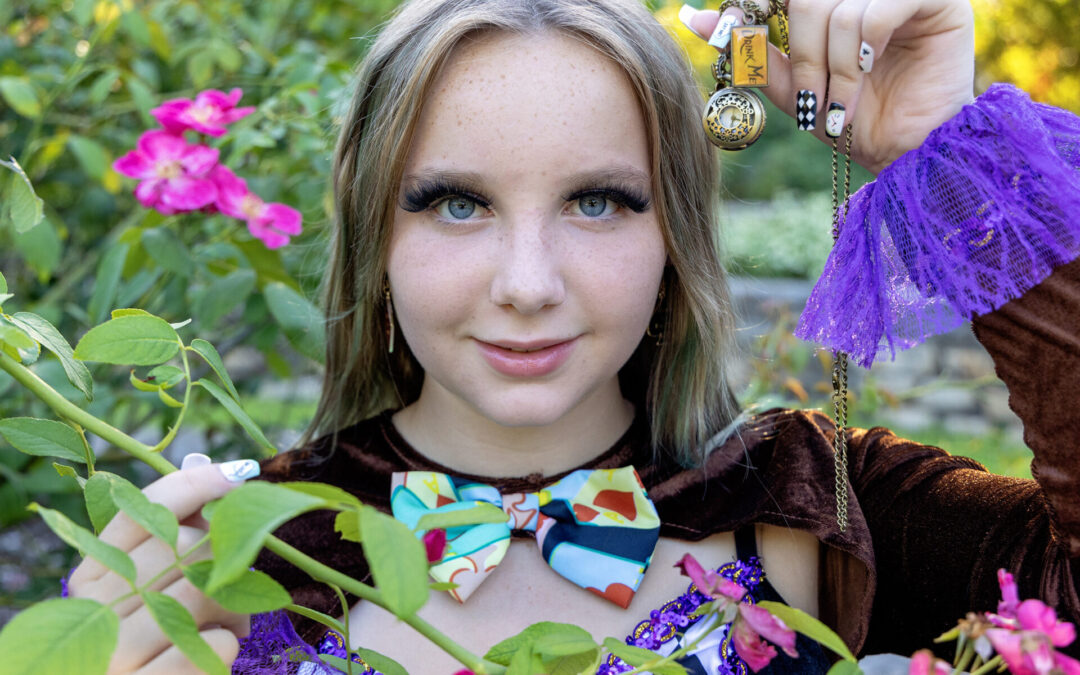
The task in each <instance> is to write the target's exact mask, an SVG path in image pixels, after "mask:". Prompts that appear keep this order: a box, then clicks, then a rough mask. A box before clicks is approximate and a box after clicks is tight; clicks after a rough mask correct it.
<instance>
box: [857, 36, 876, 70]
mask: <svg viewBox="0 0 1080 675" xmlns="http://www.w3.org/2000/svg"><path fill="white" fill-rule="evenodd" d="M873 69H874V48H873V47H871V46H870V45H868V44H866V43H865V42H864V43H862V45H861V46H860V47H859V70H861V71H863V72H864V73H869V72H870V71H871V70H873Z"/></svg>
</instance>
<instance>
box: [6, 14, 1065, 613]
mask: <svg viewBox="0 0 1080 675" xmlns="http://www.w3.org/2000/svg"><path fill="white" fill-rule="evenodd" d="M396 4H397V2H396V0H358V1H357V0H352V1H349V0H261V1H259V2H255V1H250V0H249V1H244V0H214V1H213V2H196V1H195V0H154V1H152V2H151V1H149V0H62V1H58V0H14V1H11V0H9V1H7V2H3V3H0V27H2V28H0V159H7V158H8V157H12V158H15V159H17V160H18V161H19V162H20V164H21V165H22V166H23V167H24V169H25V171H26V173H27V174H28V176H29V178H30V179H31V181H32V182H33V185H34V187H35V189H36V190H37V193H38V195H39V196H40V197H41V198H42V199H43V200H44V204H45V220H44V221H43V222H42V223H41V224H40V225H38V226H37V227H34V228H32V229H30V230H29V231H26V232H17V231H15V228H13V227H12V226H11V224H10V222H8V220H7V219H6V218H5V217H4V208H3V206H4V205H3V204H2V203H0V270H2V271H3V273H4V275H5V276H6V278H7V282H8V285H9V286H10V291H11V292H12V293H14V294H15V298H13V299H11V300H9V301H8V302H7V303H5V306H6V311H8V312H14V311H18V310H25V311H31V312H35V313H38V314H40V315H42V316H44V317H46V318H47V319H49V320H50V321H51V322H52V323H53V324H54V325H56V326H57V327H58V328H59V329H60V332H61V333H62V334H63V335H64V336H66V337H67V338H68V339H69V341H71V342H72V343H74V342H75V341H76V340H77V339H78V338H79V337H81V336H82V335H83V334H84V333H85V332H86V331H87V330H88V329H89V328H90V327H91V326H93V325H95V324H97V323H99V322H101V321H102V320H104V319H105V318H107V316H108V313H109V310H111V309H113V308H116V307H142V308H145V309H147V310H148V311H150V312H153V313H155V314H157V315H160V316H163V317H165V318H166V319H167V320H168V321H172V322H180V321H184V320H186V319H188V318H190V319H192V324H191V325H190V328H189V330H190V331H191V333H190V334H189V335H197V336H199V337H202V338H205V339H207V340H209V341H210V342H212V343H213V344H215V345H217V347H218V349H219V350H220V351H221V352H222V354H223V355H224V356H225V358H226V362H227V363H229V364H230V365H232V364H234V363H238V362H244V363H247V364H249V367H247V368H241V372H237V371H235V370H234V371H233V374H234V376H235V379H236V384H237V387H238V389H239V390H240V392H241V395H242V397H243V400H244V401H245V404H246V406H247V409H248V412H249V413H250V414H251V416H252V417H253V418H255V420H256V421H257V422H259V423H260V424H262V425H263V427H264V429H266V431H267V432H268V436H269V437H270V438H271V440H274V441H276V442H277V443H278V444H279V445H287V443H288V440H289V439H290V438H293V437H295V433H296V432H297V431H298V430H299V429H301V428H302V427H303V426H304V425H305V424H306V422H307V420H308V419H309V417H310V414H311V412H312V404H311V401H310V398H303V397H301V398H297V399H293V400H290V399H288V398H285V399H284V400H283V399H282V397H281V396H275V395H273V393H272V391H271V389H272V387H270V386H268V385H269V384H270V383H271V382H284V381H286V380H289V379H290V378H296V377H297V376H299V375H303V374H317V373H318V371H319V368H320V366H319V363H318V361H319V359H320V357H321V339H322V338H321V332H320V329H319V327H318V325H317V321H314V320H313V318H314V317H317V313H315V312H313V309H312V306H311V304H310V303H309V302H308V301H307V300H306V299H305V298H312V297H314V294H315V289H316V286H317V284H318V279H319V277H320V274H321V271H322V265H323V245H324V241H323V237H324V234H325V230H326V225H327V223H328V222H329V220H330V217H331V216H330V208H329V202H328V193H327V185H328V180H327V177H328V169H329V162H330V154H331V150H332V145H333V140H334V134H335V125H336V122H337V121H338V115H340V114H341V111H342V108H343V106H344V105H345V103H346V101H345V100H344V99H345V96H344V93H345V92H346V91H347V87H348V82H349V79H350V74H351V71H352V69H353V67H354V65H355V64H356V62H357V60H358V59H359V58H360V57H361V56H362V54H363V53H364V50H365V48H366V44H367V42H368V40H369V39H370V37H371V36H372V34H373V32H374V31H375V30H376V29H377V26H378V24H379V22H380V21H382V20H383V19H384V18H385V17H386V15H387V14H388V13H389V12H390V11H391V10H392V9H393V8H394V6H396ZM699 4H700V3H699ZM1069 4H1071V3H1068V2H1066V0H1053V1H1052V2H1050V3H1044V5H1045V6H1040V9H1039V10H1038V11H1033V10H1032V6H1031V5H1030V3H1021V2H1019V1H1018V0H1000V1H996V2H995V1H992V0H977V5H978V9H979V15H978V16H979V25H978V29H979V40H980V42H979V68H980V73H984V74H986V73H989V74H990V75H991V76H993V77H995V78H1000V77H1010V76H1011V77H1016V78H1017V81H1018V83H1019V84H1021V85H1027V86H1029V87H1031V88H1032V89H1033V93H1034V94H1035V95H1036V97H1037V98H1038V97H1040V96H1044V97H1045V100H1048V101H1049V102H1053V103H1056V104H1058V105H1064V106H1066V107H1070V108H1071V109H1073V110H1077V109H1080V85H1077V84H1076V79H1075V78H1076V74H1075V73H1076V71H1075V68H1074V66H1075V62H1076V47H1077V45H1076V38H1075V36H1076V35H1077V29H1078V28H1080V26H1078V25H1077V18H1076V17H1077V15H1076V13H1075V12H1074V11H1070V8H1069V7H1068V5H1069ZM678 5H679V3H666V2H651V3H650V7H651V8H652V9H653V10H654V11H655V12H656V14H657V16H658V18H660V19H661V20H662V21H664V22H665V23H666V24H667V25H669V26H670V27H671V30H672V32H673V33H674V34H675V36H676V37H677V38H678V39H680V40H681V41H683V43H684V44H685V45H686V47H687V52H688V55H689V57H690V59H691V61H692V62H694V63H695V65H696V66H697V67H698V69H699V72H700V73H701V75H702V83H703V89H704V87H705V86H706V80H707V76H706V75H705V70H704V69H705V68H706V67H707V64H708V62H709V61H710V60H711V58H712V57H711V55H710V54H709V52H708V51H707V50H708V48H707V47H704V46H703V45H702V43H701V42H700V41H698V40H697V39H696V38H691V37H690V35H689V33H688V32H686V31H684V30H683V29H682V28H681V26H680V25H678V24H677V22H675V21H674V16H675V14H677V9H678ZM1017 17H1022V19H1023V21H1020V20H1019V19H1018V18H1017ZM999 18H1000V19H1001V22H1000V23H998V19H999ZM1020 74H1023V76H1024V77H1026V78H1028V79H1022V78H1021V77H1020ZM1029 76H1030V77H1029ZM1058 83H1060V85H1059V84H1058ZM985 84H986V83H985V82H984V81H983V80H980V85H985ZM233 87H241V88H243V89H244V98H243V100H242V102H241V104H242V105H255V106H257V108H258V110H257V112H256V113H255V114H253V115H251V116H249V117H247V118H245V119H243V120H241V121H240V122H238V123H236V124H234V125H233V127H232V129H231V131H230V133H229V134H228V135H227V136H225V137H224V138H223V139H221V141H220V142H214V143H213V144H214V145H215V146H216V147H219V148H220V149H221V153H222V161H223V162H224V163H225V164H227V165H228V166H229V167H231V168H232V169H233V170H234V171H235V172H236V173H237V174H238V175H240V176H241V177H243V178H245V179H247V181H248V183H249V185H250V187H251V188H252V189H253V190H254V191H255V192H256V193H258V194H259V195H260V196H261V197H263V198H264V199H265V200H267V201H280V202H284V203H286V204H289V205H291V206H294V207H296V208H298V209H299V210H300V211H301V212H302V213H303V215H304V228H305V232H304V234H303V235H302V236H300V237H298V238H295V239H294V240H293V243H291V244H290V245H289V246H287V247H285V248H283V249H280V250H279V251H270V250H267V249H266V248H265V247H264V246H263V244H262V243H261V242H260V241H258V240H256V239H254V238H252V237H251V236H250V235H249V234H248V233H247V231H246V229H245V228H244V226H243V224H242V223H239V222H238V221H235V220H232V219H229V218H225V217H223V216H220V215H213V216H194V215H188V216H183V217H170V218H163V217H162V216H160V215H158V214H156V213H154V212H151V211H147V210H145V209H143V208H141V207H140V206H139V205H138V204H137V203H136V201H135V199H134V197H133V196H132V189H133V187H134V181H132V180H130V179H127V178H124V177H122V176H119V175H117V174H116V173H115V172H114V171H113V170H112V169H111V163H112V161H113V160H115V159H116V158H117V157H119V156H120V155H122V154H123V153H125V152H127V151H128V150H129V149H131V148H132V147H133V146H134V143H135V140H136V138H137V137H138V136H139V134H140V133H142V131H144V130H146V129H148V128H151V127H154V126H156V123H155V122H154V120H153V119H152V118H151V117H150V115H149V110H150V109H151V108H153V107H154V106H156V105H158V104H159V103H160V102H162V101H163V100H166V99H170V98H177V97H193V96H194V95H195V93H197V92H198V91H201V90H203V89H208V88H216V89H221V90H225V91H227V90H229V89H231V88H233ZM769 115H770V120H771V122H770V126H769V128H768V131H767V132H766V135H765V137H764V138H763V140H761V141H759V143H758V144H757V145H755V146H754V147H753V148H752V149H750V150H748V151H746V152H744V153H741V154H737V155H736V154H728V155H727V156H725V158H724V189H725V190H726V191H727V192H728V194H729V196H730V197H731V200H732V202H733V203H735V204H736V207H735V208H734V210H733V211H732V214H731V215H732V217H733V218H737V217H739V216H740V215H741V214H743V213H744V212H745V206H741V207H740V206H739V205H740V204H744V203H751V204H752V203H753V202H757V201H763V200H773V205H772V207H771V210H770V211H769V216H768V218H766V219H765V220H767V221H768V223H767V224H768V225H769V227H763V226H761V225H762V224H761V222H760V221H759V222H758V223H757V224H756V226H755V227H739V226H738V224H737V223H733V224H732V226H731V229H730V232H729V236H728V248H729V250H730V251H731V258H732V265H733V266H734V267H735V268H736V269H738V270H740V271H743V272H748V273H754V274H767V275H803V276H811V275H813V274H816V272H817V271H818V270H820V266H821V263H822V261H823V258H824V254H825V252H826V251H827V248H828V239H827V237H825V236H818V235H823V234H824V233H825V232H826V226H827V219H828V216H827V213H819V211H820V210H821V208H820V207H821V205H823V204H827V199H826V198H823V197H822V195H821V193H822V191H824V190H827V188H828V180H829V175H828V172H827V171H826V170H824V168H825V167H826V166H827V163H828V150H827V148H825V146H824V145H822V144H820V143H818V142H816V141H814V140H813V139H811V138H809V137H808V136H807V135H805V134H798V133H796V131H795V125H794V123H792V122H790V120H788V119H787V118H786V117H785V116H783V115H782V114H781V113H780V112H779V111H777V110H775V109H772V110H770V113H769ZM866 178H867V176H865V175H862V176H861V177H860V178H859V180H865V179H866ZM14 180H15V177H14V174H11V173H10V172H7V171H6V170H5V171H3V172H2V173H0V200H2V199H7V198H8V197H9V195H10V190H11V185H12V181H14ZM858 182H859V181H858V180H857V183H858ZM778 196H779V198H777V199H774V197H778ZM808 205H809V206H808ZM740 208H741V209H742V210H740ZM740 222H743V221H741V220H740ZM808 232H810V233H816V234H814V235H813V236H810V235H807V237H808V238H807V241H812V242H813V244H812V245H808V246H793V247H789V249H790V250H789V252H788V253H785V252H784V251H782V250H777V249H776V247H775V246H774V242H776V241H778V240H785V241H790V242H795V241H801V239H800V236H801V234H800V233H808ZM271 306H273V307H274V308H275V311H271ZM241 356H243V357H244V358H242V359H241V358H239V357H241ZM252 364H253V365H252ZM35 372H37V373H38V374H39V376H41V377H42V378H43V379H45V380H46V381H47V382H49V383H50V384H51V385H53V386H54V387H56V388H57V389H59V390H60V391H61V392H62V393H64V394H65V396H67V397H68V398H69V399H70V400H72V401H74V402H76V403H78V404H79V405H82V406H84V407H86V408H87V409H89V410H90V411H91V412H92V413H93V414H95V415H97V416H99V417H102V418H104V419H106V420H108V421H109V422H110V423H112V424H113V425H114V426H117V427H119V428H121V429H125V430H129V431H132V430H136V429H137V430H140V433H144V434H149V435H151V436H154V437H155V438H154V440H156V439H157V438H160V437H161V436H164V435H165V433H166V432H167V430H168V427H169V425H170V424H171V423H172V421H173V420H174V418H175V412H174V411H172V410H170V409H169V408H168V407H166V406H165V405H164V404H163V403H162V402H161V401H160V400H159V399H158V398H157V396H155V395H154V394H152V393H148V392H140V391H137V390H135V389H133V388H132V387H131V386H130V385H129V384H128V377H129V373H127V372H124V371H123V370H122V369H117V368H114V367H109V366H100V365H98V366H92V372H93V375H94V379H95V382H96V383H97V386H96V388H95V395H94V398H93V400H92V401H88V400H86V399H85V398H84V397H83V396H82V395H81V394H80V393H79V392H78V391H77V390H75V389H74V388H73V387H72V386H71V385H70V384H68V382H67V380H66V378H65V377H64V373H63V371H62V369H61V368H60V365H59V363H58V362H57V361H56V360H55V359H52V358H51V357H42V358H41V359H40V361H39V362H38V363H37V364H36V366H35ZM138 375H140V376H141V375H145V373H141V372H140V373H138ZM198 376H199V374H198V373H197V374H196V377H198ZM764 379H766V380H767V379H768V378H767V377H766V378H764ZM210 403H211V402H210V401H207V405H206V406H205V407H203V408H200V406H199V405H198V404H197V405H196V406H195V408H194V409H193V411H192V413H191V415H190V417H189V419H191V420H194V422H195V426H196V427H197V428H201V429H202V431H203V433H204V436H205V438H206V441H207V443H208V446H209V452H210V454H211V455H213V456H215V457H216V458H225V457H236V456H255V455H257V453H258V450H257V448H256V447H255V446H254V444H252V442H251V441H250V440H249V439H248V438H247V436H246V435H244V433H243V432H242V430H240V429H238V428H237V427H236V425H235V424H234V423H233V421H232V420H231V418H229V417H227V415H225V414H224V413H223V412H222V411H221V410H220V409H219V408H218V407H216V406H212V405H210ZM12 416H39V417H49V416H50V415H49V414H48V413H47V411H46V410H45V409H44V407H43V406H42V405H41V404H39V403H38V402H36V401H35V400H33V399H32V398H31V397H30V396H29V395H28V394H26V393H25V392H24V391H23V390H22V389H21V388H20V387H18V386H17V385H16V384H15V383H14V382H13V381H12V380H11V379H10V378H8V377H7V376H6V375H4V374H2V373H0V417H12ZM182 450H183V449H181V451H182ZM101 468H103V469H107V470H110V471H114V472H116V473H120V474H123V475H128V476H130V477H133V478H138V479H140V480H144V479H145V478H147V476H136V475H134V474H135V472H136V469H135V468H134V467H132V466H130V464H129V463H128V462H125V461H124V460H123V458H122V457H120V456H119V455H116V454H113V453H112V452H111V451H109V450H105V451H104V454H103V455H102V458H101ZM30 500H37V501H39V502H41V503H43V504H47V505H51V506H53V507H55V508H59V509H61V510H63V511H64V512H66V513H68V514H69V515H70V516H71V517H72V518H74V519H76V520H79V521H80V522H83V523H85V522H86V520H87V519H86V514H85V511H84V510H83V508H82V506H81V497H80V495H79V493H78V490H77V487H76V486H75V484H74V482H73V481H70V480H67V479H61V478H60V477H59V476H57V474H56V472H55V471H54V469H53V467H52V466H51V462H48V461H45V460H44V459H41V458H31V457H27V456H25V455H22V454H20V453H18V452H16V451H15V450H13V449H12V448H10V447H9V446H7V445H6V444H4V443H0V527H3V526H8V525H11V524H14V523H17V522H19V521H21V520H23V519H25V518H27V517H29V516H30V515H31V514H30V513H29V512H27V511H26V509H25V506H26V504H27V503H28V502H29V501H30ZM55 576H56V573H55V570H49V571H46V572H42V573H41V574H40V575H39V577H40V579H38V581H35V582H34V583H32V584H30V585H29V586H28V587H26V588H25V589H23V590H22V591H20V592H19V593H18V594H16V595H14V596H8V595H5V594H4V593H3V591H2V590H0V604H15V605H20V604H23V603H25V602H27V601H29V600H33V599H36V598H38V597H42V596H43V595H47V594H49V593H51V592H53V590H52V589H54V588H55ZM39 582H40V583H39Z"/></svg>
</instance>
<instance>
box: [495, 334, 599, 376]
mask: <svg viewBox="0 0 1080 675" xmlns="http://www.w3.org/2000/svg"><path fill="white" fill-rule="evenodd" d="M576 342H577V338H571V339H570V340H562V341H559V342H556V341H552V340H535V341H532V342H516V341H512V340H509V341H508V340H499V342H498V343H497V344H496V343H491V342H484V341H483V340H477V341H476V344H477V346H478V347H479V348H480V354H481V355H482V356H483V357H484V360H486V361H487V362H488V365H489V366H491V367H492V368H493V369H494V370H495V371H496V372H498V373H501V374H503V375H508V376H510V377H542V376H544V375H547V374H548V373H551V372H554V371H555V370H556V369H558V368H559V366H561V365H562V364H564V363H566V360H567V359H568V358H570V354H571V352H572V351H573V349H574V344H575V343H576ZM514 349H528V350H531V351H527V352H520V351H518V352H516V351H513V350H514Z"/></svg>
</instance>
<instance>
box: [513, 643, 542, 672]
mask: <svg viewBox="0 0 1080 675" xmlns="http://www.w3.org/2000/svg"><path fill="white" fill-rule="evenodd" d="M543 673H544V662H543V661H542V660H541V659H540V655H539V654H534V653H533V650H532V645H531V644H527V645H524V646H523V647H522V648H521V649H519V650H517V651H516V652H514V656H513V658H511V659H510V667H509V668H507V669H506V675H543Z"/></svg>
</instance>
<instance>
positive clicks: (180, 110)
mask: <svg viewBox="0 0 1080 675" xmlns="http://www.w3.org/2000/svg"><path fill="white" fill-rule="evenodd" d="M190 106H191V99H187V98H174V99H172V100H170V101H165V102H164V103H162V104H161V105H159V106H158V107H156V108H153V109H152V110H150V114H151V115H153V116H154V118H155V119H157V121H158V123H159V124H160V125H161V126H163V127H165V129H167V130H168V131H169V132H171V133H173V134H180V133H183V132H184V131H185V130H187V129H188V128H189V125H188V124H187V123H186V122H185V121H184V118H183V114H184V112H185V111H186V110H187V109H188V108H189V107H190Z"/></svg>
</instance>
